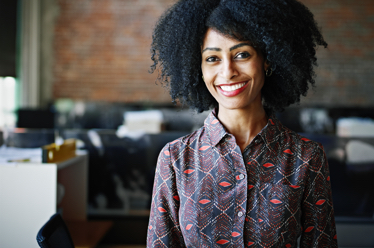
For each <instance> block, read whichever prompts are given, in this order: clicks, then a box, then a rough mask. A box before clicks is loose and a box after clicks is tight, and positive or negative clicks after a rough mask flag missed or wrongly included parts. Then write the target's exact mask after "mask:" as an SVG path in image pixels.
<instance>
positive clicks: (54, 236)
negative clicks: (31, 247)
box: [36, 213, 74, 248]
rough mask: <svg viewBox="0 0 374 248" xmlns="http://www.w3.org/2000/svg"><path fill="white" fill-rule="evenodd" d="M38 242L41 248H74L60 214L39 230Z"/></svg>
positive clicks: (55, 215)
mask: <svg viewBox="0 0 374 248" xmlns="http://www.w3.org/2000/svg"><path fill="white" fill-rule="evenodd" d="M36 240H37V241H38V244H39V246H40V247H41V248H74V243H73V240H72V239H71V236H70V233H69V230H68V228H67V226H66V224H65V222H64V220H63V219H62V217H61V215H60V214H59V213H56V214H54V215H53V216H52V217H51V218H50V219H49V220H48V221H47V223H45V224H44V226H43V227H42V228H41V229H40V230H39V232H38V235H37V236H36Z"/></svg>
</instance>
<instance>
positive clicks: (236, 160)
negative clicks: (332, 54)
mask: <svg viewBox="0 0 374 248" xmlns="http://www.w3.org/2000/svg"><path fill="white" fill-rule="evenodd" d="M317 45H324V46H327V44H326V42H325V41H324V40H323V37H322V35H321V34H320V32H319V30H318V28H317V26H316V23H315V21H314V19H313V15H312V14H311V13H310V11H309V10H308V9H307V8H306V7H305V6H304V5H302V4H301V3H299V2H298V1H296V0H277V1H274V0H221V1H220V0H181V1H178V2H177V3H176V4H175V5H174V6H172V7H171V8H170V9H169V10H168V11H167V12H166V13H165V14H164V15H163V16H162V17H161V18H160V20H159V22H158V24H157V25H156V28H155V31H154V35H153V43H152V50H151V51H152V59H153V61H154V65H153V66H152V68H153V70H154V69H156V68H157V66H159V68H160V70H161V75H160V77H159V78H160V80H161V81H162V82H166V83H167V84H168V85H169V86H170V94H171V96H172V98H173V100H176V99H179V100H180V101H181V102H183V103H186V104H188V105H190V106H191V107H192V108H195V109H197V110H198V111H203V110H207V109H210V108H213V111H212V112H211V114H210V115H209V116H208V117H207V119H206V120H205V123H204V126H203V127H201V128H200V129H199V130H197V131H195V132H193V133H192V134H190V135H187V136H185V137H182V138H180V139H177V140H175V141H173V142H170V143H168V144H167V145H166V146H165V147H164V148H163V150H162V151H161V153H160V155H159V159H158V164H157V168H156V175H155V182H154V188H153V198H152V206H151V214H150V219H149V228H148V240H147V246H148V247H221V246H224V247H288V248H289V247H298V246H299V247H337V237H336V230H335V221H334V210H333V205H332V197H331V186H330V176H329V169H328V165H327V160H326V156H325V153H324V150H323V148H322V146H321V145H320V144H319V143H316V142H313V141H311V140H309V139H306V138H304V137H302V136H300V135H298V134H296V133H295V132H293V131H291V130H289V129H287V128H286V127H284V126H283V125H282V124H281V123H280V122H279V120H277V119H276V118H275V116H274V111H277V110H282V109H283V108H284V107H287V106H288V105H290V104H292V103H295V102H298V101H299V100H300V96H301V95H305V94H306V93H307V91H308V87H309V85H314V79H313V76H314V71H313V65H315V64H316V57H315V49H316V46H317ZM299 238H300V244H298V239H299Z"/></svg>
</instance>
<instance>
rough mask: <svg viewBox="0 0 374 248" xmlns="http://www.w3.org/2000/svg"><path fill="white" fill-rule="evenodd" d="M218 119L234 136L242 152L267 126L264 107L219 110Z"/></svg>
mask: <svg viewBox="0 0 374 248" xmlns="http://www.w3.org/2000/svg"><path fill="white" fill-rule="evenodd" d="M218 119H219V120H220V121H221V123H222V124H223V126H224V127H225V128H226V130H227V131H228V132H229V133H231V134H232V135H234V137H235V140H236V143H237V145H238V146H239V147H240V150H241V151H242V152H243V151H244V149H245V148H246V147H247V146H248V145H249V143H250V142H251V141H252V140H253V138H254V137H255V136H256V135H257V134H258V133H259V132H260V131H261V130H262V129H263V128H264V127H265V126H266V124H267V116H266V112H265V110H264V108H263V107H262V105H260V106H257V107H251V108H249V109H234V110H229V109H225V108H219V110H218Z"/></svg>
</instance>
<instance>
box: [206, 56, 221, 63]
mask: <svg viewBox="0 0 374 248" xmlns="http://www.w3.org/2000/svg"><path fill="white" fill-rule="evenodd" d="M217 60H218V59H217V57H208V58H207V59H206V60H205V61H206V62H216V61H217Z"/></svg>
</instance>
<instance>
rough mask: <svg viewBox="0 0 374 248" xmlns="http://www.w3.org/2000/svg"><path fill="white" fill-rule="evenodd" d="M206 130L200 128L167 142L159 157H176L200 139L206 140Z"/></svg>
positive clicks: (203, 127)
mask: <svg viewBox="0 0 374 248" xmlns="http://www.w3.org/2000/svg"><path fill="white" fill-rule="evenodd" d="M206 138H207V136H206V128H205V126H202V127H201V128H199V129H198V130H196V131H194V132H192V133H190V134H187V135H185V136H182V137H180V138H178V139H175V140H173V141H170V142H168V143H167V144H166V145H165V146H164V147H163V148H162V150H161V153H160V155H167V156H170V157H171V158H173V157H176V156H178V154H180V153H181V152H182V151H183V150H185V149H186V148H187V147H191V146H195V144H198V143H199V142H200V141H201V140H202V139H206Z"/></svg>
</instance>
